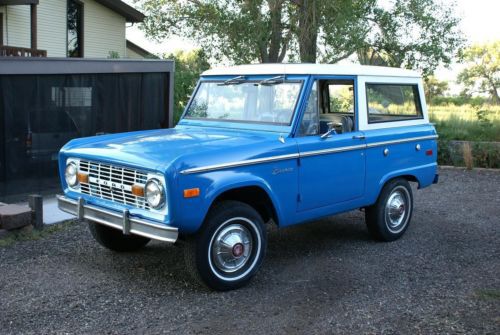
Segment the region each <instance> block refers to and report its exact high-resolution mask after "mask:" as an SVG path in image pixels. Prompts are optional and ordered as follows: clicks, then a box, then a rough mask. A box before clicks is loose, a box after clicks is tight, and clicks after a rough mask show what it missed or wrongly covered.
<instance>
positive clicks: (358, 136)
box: [352, 135, 365, 140]
mask: <svg viewBox="0 0 500 335" xmlns="http://www.w3.org/2000/svg"><path fill="white" fill-rule="evenodd" d="M352 139H353V140H364V139H365V135H354V136H353V137H352Z"/></svg>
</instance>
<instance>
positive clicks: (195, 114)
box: [185, 80, 302, 125]
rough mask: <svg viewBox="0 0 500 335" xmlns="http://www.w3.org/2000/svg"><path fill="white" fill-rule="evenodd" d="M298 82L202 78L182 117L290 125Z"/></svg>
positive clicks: (299, 86) (297, 91)
mask: <svg viewBox="0 0 500 335" xmlns="http://www.w3.org/2000/svg"><path fill="white" fill-rule="evenodd" d="M301 85H302V84H301V83H300V82H283V81H281V82H273V81H268V82H266V81H262V82H249V81H245V82H241V81H238V80H233V81H231V80H229V81H226V82H202V83H201V84H200V87H199V88H198V91H197V92H196V95H195V96H194V97H193V100H192V102H191V105H190V106H189V108H188V110H187V111H186V114H185V118H188V119H189V118H193V119H205V120H217V121H235V122H254V123H269V124H275V125H290V124H291V122H292V117H293V112H294V109H295V104H296V102H297V99H298V96H299V92H300V88H301Z"/></svg>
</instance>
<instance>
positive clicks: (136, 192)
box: [132, 185, 144, 197]
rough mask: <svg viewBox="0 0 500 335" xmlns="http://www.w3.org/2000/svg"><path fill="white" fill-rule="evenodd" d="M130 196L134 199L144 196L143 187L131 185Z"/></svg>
mask: <svg viewBox="0 0 500 335" xmlns="http://www.w3.org/2000/svg"><path fill="white" fill-rule="evenodd" d="M132 194H133V195H135V196H136V197H143V196H144V186H141V185H132Z"/></svg>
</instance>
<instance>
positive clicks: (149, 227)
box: [57, 195, 179, 243]
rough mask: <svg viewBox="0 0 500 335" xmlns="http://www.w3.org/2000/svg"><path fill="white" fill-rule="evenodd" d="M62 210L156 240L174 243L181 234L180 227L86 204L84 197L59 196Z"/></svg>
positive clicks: (81, 218) (124, 232)
mask: <svg viewBox="0 0 500 335" xmlns="http://www.w3.org/2000/svg"><path fill="white" fill-rule="evenodd" d="M57 205H58V207H59V209H60V210H62V211H64V212H66V213H69V214H73V215H76V216H77V217H78V219H80V220H84V219H85V220H89V221H92V222H96V223H100V224H103V225H106V226H109V227H112V228H116V229H119V230H121V231H123V234H125V235H128V234H135V235H140V236H144V237H148V238H151V239H154V240H159V241H165V242H171V243H174V242H175V241H177V237H178V236H179V232H178V229H177V228H175V227H170V226H166V225H162V224H159V223H156V222H153V221H149V220H144V219H139V218H134V217H130V215H129V211H128V210H124V211H123V213H118V212H115V211H111V210H107V209H103V208H100V207H97V206H92V205H87V204H85V202H84V200H83V199H82V198H80V199H78V201H76V200H73V199H70V198H67V197H65V196H62V195H58V196H57Z"/></svg>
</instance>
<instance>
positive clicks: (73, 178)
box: [64, 162, 78, 187]
mask: <svg viewBox="0 0 500 335" xmlns="http://www.w3.org/2000/svg"><path fill="white" fill-rule="evenodd" d="M77 174H78V168H77V167H76V163H75V162H70V163H68V165H66V171H64V177H65V178H66V183H68V185H69V186H70V187H73V186H75V185H76V184H78V176H77Z"/></svg>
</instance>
